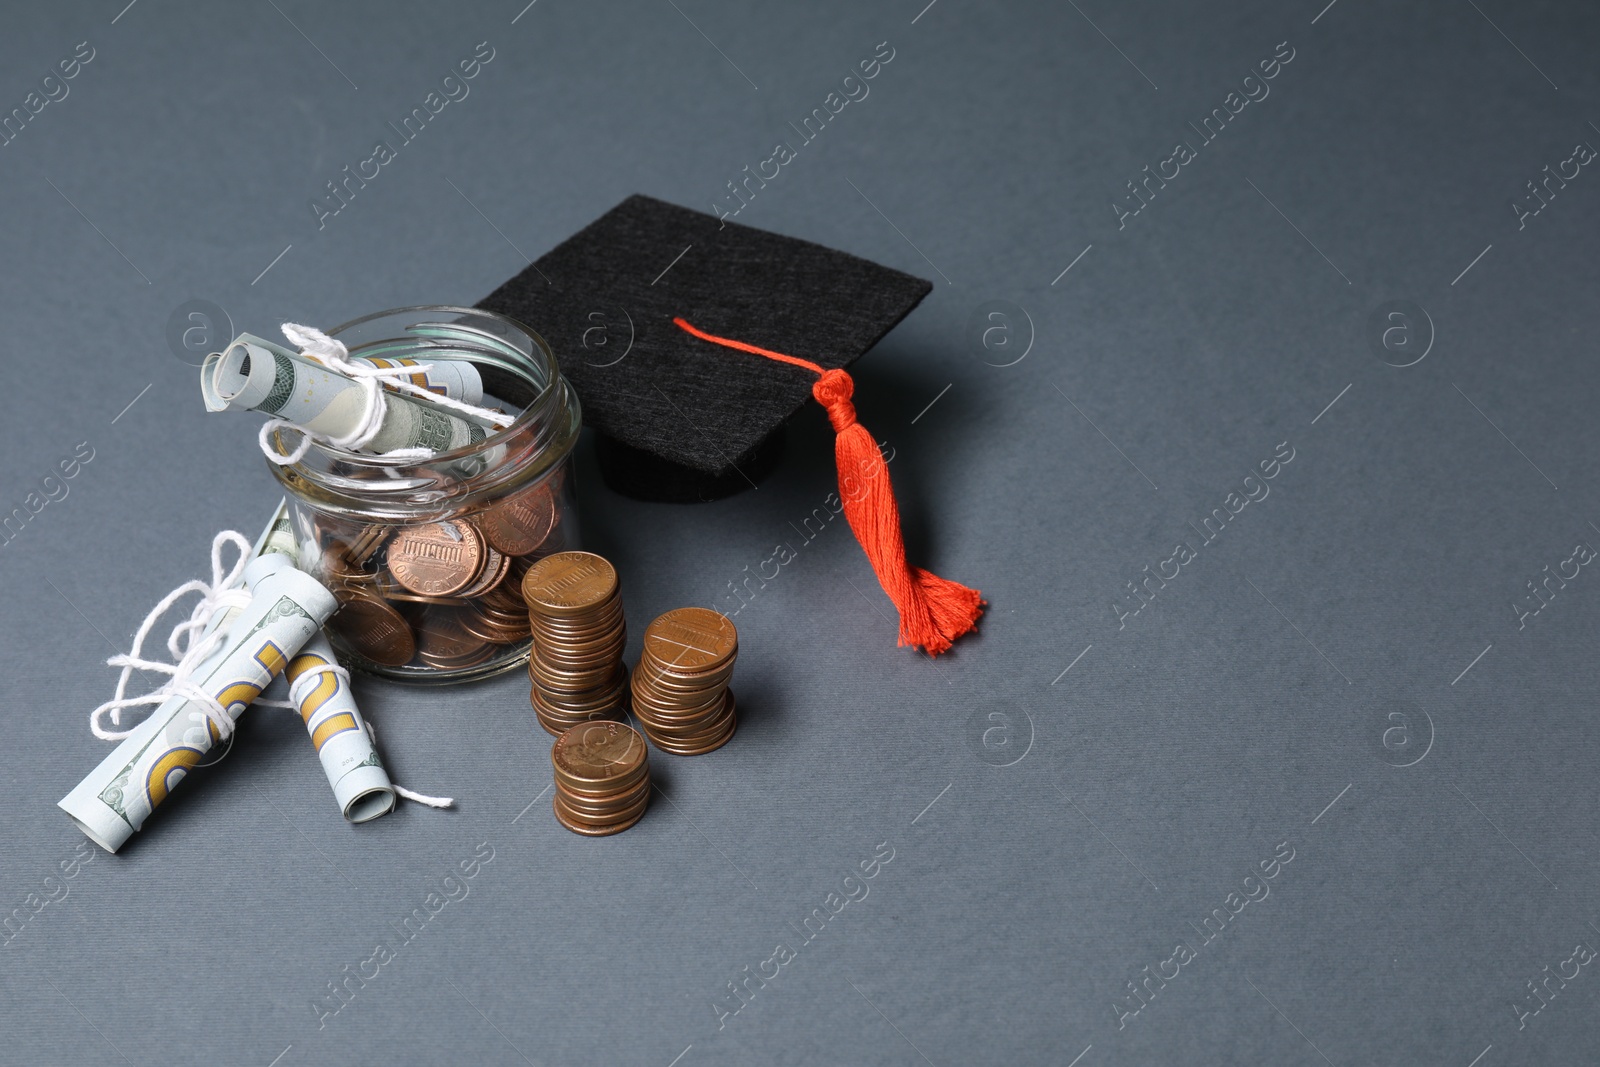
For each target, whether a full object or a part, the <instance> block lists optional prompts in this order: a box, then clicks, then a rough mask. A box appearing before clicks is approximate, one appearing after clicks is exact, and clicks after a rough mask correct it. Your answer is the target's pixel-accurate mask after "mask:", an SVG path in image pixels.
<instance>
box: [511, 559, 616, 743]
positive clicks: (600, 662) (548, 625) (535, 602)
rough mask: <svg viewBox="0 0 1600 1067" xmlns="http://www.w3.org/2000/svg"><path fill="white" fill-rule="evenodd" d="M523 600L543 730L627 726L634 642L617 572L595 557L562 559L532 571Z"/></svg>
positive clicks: (534, 697) (537, 565)
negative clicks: (606, 722)
mask: <svg viewBox="0 0 1600 1067" xmlns="http://www.w3.org/2000/svg"><path fill="white" fill-rule="evenodd" d="M522 597H523V599H524V600H525V601H526V602H527V609H528V622H529V625H530V628H531V629H532V631H533V656H532V658H531V659H529V661H528V678H529V680H530V681H532V683H533V689H532V693H531V698H532V700H533V710H534V714H536V715H537V716H538V718H539V725H540V726H543V727H544V728H545V729H546V730H547V731H549V732H550V733H551V734H554V735H555V736H557V737H560V736H561V735H562V734H564V733H566V732H567V731H568V730H569V729H571V728H572V727H574V726H576V725H578V724H579V723H583V722H588V721H590V720H593V719H620V718H621V717H622V711H623V704H624V703H625V699H626V697H627V693H628V668H627V667H625V666H623V664H622V649H623V645H624V644H626V643H627V636H628V635H627V625H626V623H625V621H624V620H623V617H622V587H621V584H620V583H619V582H618V581H617V572H616V569H615V568H614V567H612V566H611V564H610V563H608V562H607V561H606V560H605V559H604V558H602V557H600V556H597V555H595V554H594V553H592V552H557V553H555V554H554V555H550V556H546V557H545V558H544V559H541V560H539V561H538V562H537V563H535V564H534V565H533V566H531V567H529V568H528V573H527V574H525V575H524V576H523V578H522Z"/></svg>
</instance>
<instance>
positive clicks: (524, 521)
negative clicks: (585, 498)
mask: <svg viewBox="0 0 1600 1067" xmlns="http://www.w3.org/2000/svg"><path fill="white" fill-rule="evenodd" d="M476 518H477V523H478V528H479V529H480V530H482V531H483V536H484V539H485V540H487V541H488V542H489V544H490V545H492V546H493V547H494V548H495V549H497V550H499V551H500V552H504V553H505V554H506V555H508V556H525V555H527V554H528V553H530V552H532V551H533V550H534V549H536V548H538V547H539V546H540V545H542V544H544V539H545V538H546V537H548V536H550V528H551V527H552V526H554V525H555V518H556V502H555V495H554V494H553V493H552V492H551V491H550V486H549V485H538V486H535V487H534V488H532V489H529V490H525V491H524V492H520V493H517V494H515V495H513V496H510V497H507V498H506V499H505V500H502V501H501V502H500V503H498V504H496V505H495V506H494V507H492V508H490V509H489V510H487V511H485V512H483V513H482V514H480V515H478V516H477V517H476Z"/></svg>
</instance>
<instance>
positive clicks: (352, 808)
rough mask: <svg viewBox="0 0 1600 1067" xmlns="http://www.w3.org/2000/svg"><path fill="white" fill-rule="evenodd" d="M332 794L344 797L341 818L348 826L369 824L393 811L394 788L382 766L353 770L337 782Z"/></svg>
mask: <svg viewBox="0 0 1600 1067" xmlns="http://www.w3.org/2000/svg"><path fill="white" fill-rule="evenodd" d="M336 792H338V793H339V794H341V795H342V796H343V797H346V798H348V799H346V800H345V802H344V817H345V818H346V819H348V820H350V821H351V822H352V823H364V822H371V821H372V820H373V819H377V818H381V817H382V816H384V815H387V814H389V813H390V812H391V811H393V810H394V805H395V793H394V786H392V785H390V784H389V775H388V774H387V773H385V771H384V769H383V768H382V767H372V766H368V767H357V768H356V769H355V770H353V771H351V772H350V773H349V774H347V775H345V776H344V777H343V778H341V779H339V785H338V788H337V790H336Z"/></svg>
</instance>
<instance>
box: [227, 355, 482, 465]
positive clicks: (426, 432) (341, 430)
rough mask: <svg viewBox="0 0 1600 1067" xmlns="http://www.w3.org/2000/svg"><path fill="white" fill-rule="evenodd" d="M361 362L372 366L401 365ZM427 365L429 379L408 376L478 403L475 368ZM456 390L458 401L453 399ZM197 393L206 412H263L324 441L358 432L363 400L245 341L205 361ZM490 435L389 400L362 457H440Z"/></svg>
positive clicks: (318, 369) (405, 401)
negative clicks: (416, 452)
mask: <svg viewBox="0 0 1600 1067" xmlns="http://www.w3.org/2000/svg"><path fill="white" fill-rule="evenodd" d="M352 362H363V361H361V360H353V361H352ZM365 362H366V363H367V364H368V365H370V366H377V365H378V364H379V363H380V362H389V363H399V362H401V361H400V360H381V361H380V360H367V361H365ZM429 362H430V363H431V364H432V366H431V369H430V370H428V371H427V372H426V374H421V373H419V374H416V375H412V376H411V378H412V379H413V380H415V379H416V378H422V379H423V380H424V381H426V382H427V383H428V384H426V385H424V386H422V387H423V388H426V389H431V390H435V391H438V392H440V393H441V394H442V395H446V396H449V397H450V398H451V399H453V400H461V401H462V402H463V403H468V404H477V403H478V402H480V401H481V400H482V399H483V383H482V380H481V378H480V377H479V375H478V371H477V368H476V367H473V366H472V364H470V363H467V362H465V361H462V360H449V361H446V360H441V361H439V362H437V363H434V362H433V361H431V360H430V361H429ZM412 365H413V366H415V365H417V364H416V363H415V362H413V363H412ZM457 390H459V391H460V393H461V395H459V396H457V395H456V391H457ZM200 392H201V394H202V395H203V396H204V397H205V403H206V410H208V411H229V410H241V409H243V410H250V411H260V412H263V413H265V414H268V415H276V416H277V417H279V418H281V419H286V420H288V421H289V422H292V423H295V424H297V425H300V426H304V427H306V429H308V430H310V431H311V432H312V433H315V434H318V435H320V436H322V437H328V438H337V437H348V436H349V435H350V434H351V433H353V432H354V431H355V430H356V429H357V428H358V427H359V426H360V424H361V421H362V419H363V418H364V417H365V415H366V409H367V399H366V395H365V393H364V392H363V390H362V389H361V386H360V385H359V384H358V383H357V382H356V381H355V380H354V379H352V378H349V377H346V376H345V375H343V374H340V373H339V372H338V371H335V370H330V369H329V368H327V367H324V366H322V365H321V364H320V363H316V362H314V361H312V360H309V359H306V358H305V357H303V356H301V355H300V354H299V353H298V352H294V351H291V350H290V349H287V348H284V347H283V346H282V345H279V344H274V343H273V342H271V341H267V340H264V339H262V338H260V337H256V336H254V335H252V334H248V333H244V334H240V335H239V336H238V337H236V338H235V339H234V341H233V343H232V344H230V345H228V347H227V348H225V349H223V350H222V351H221V352H213V353H211V354H210V355H209V356H207V357H206V359H205V362H204V363H203V364H202V365H201V368H200ZM490 429H492V427H487V426H485V425H482V424H480V422H479V421H478V420H476V419H474V418H473V417H471V416H467V415H459V414H455V413H453V412H449V411H446V410H445V409H444V408H440V407H434V406H431V405H429V403H428V402H427V401H426V400H421V399H415V400H414V399H412V398H410V397H408V396H407V395H406V394H404V393H395V392H391V393H389V394H388V396H387V397H386V404H385V409H384V415H383V422H382V424H381V425H380V427H379V429H378V432H377V434H376V435H375V436H374V437H373V438H372V440H371V441H369V442H368V443H367V445H366V448H365V450H366V451H368V452H376V453H383V452H393V451H396V450H398V449H402V448H427V449H431V450H433V451H435V452H445V451H449V450H450V449H455V448H461V447H463V446H464V445H469V444H475V443H476V442H478V441H481V440H483V439H484V438H485V437H486V436H488V433H489V431H490Z"/></svg>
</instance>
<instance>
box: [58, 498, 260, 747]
mask: <svg viewBox="0 0 1600 1067" xmlns="http://www.w3.org/2000/svg"><path fill="white" fill-rule="evenodd" d="M230 544H231V545H234V546H235V547H237V548H238V549H239V558H238V560H236V561H235V562H234V564H233V566H232V567H231V568H229V569H228V570H226V571H225V570H223V567H222V549H223V546H224V545H230ZM249 560H250V542H249V541H246V540H245V538H244V535H243V534H241V533H237V532H235V531H233V530H224V531H222V532H221V533H219V534H217V536H216V538H215V539H214V540H213V541H212V542H211V582H210V584H209V585H208V584H207V583H205V582H202V581H200V580H199V579H196V580H194V581H192V582H184V583H183V584H182V585H180V586H178V588H176V589H174V590H173V591H172V592H170V593H168V594H167V595H166V596H164V597H162V598H161V600H160V602H159V603H157V604H156V606H155V607H154V608H152V609H151V610H150V614H148V615H146V616H145V617H144V622H142V623H140V624H139V629H138V632H136V633H135V634H134V635H133V648H132V650H131V651H130V652H128V653H127V654H126V655H123V654H121V653H118V654H117V655H115V656H112V657H111V658H110V659H108V660H106V664H107V665H108V666H111V667H121V668H122V674H121V676H120V677H118V679H117V694H116V696H114V697H112V698H111V699H110V700H108V701H106V702H105V703H104V704H101V705H100V706H99V707H98V708H95V709H94V711H92V712H90V713H89V729H90V730H91V731H93V733H94V735H95V736H96V737H98V738H100V739H101V740H102V741H120V740H122V739H123V738H125V737H127V736H128V735H129V734H131V733H132V732H133V729H132V728H129V729H127V730H113V729H108V728H107V727H106V726H104V725H103V719H102V716H104V715H106V714H107V713H109V714H110V716H111V722H112V725H113V726H121V725H122V709H123V708H131V707H137V706H138V705H141V704H156V705H160V704H163V703H165V702H166V700H167V698H168V697H172V696H181V697H184V698H185V699H187V700H190V701H193V702H194V703H195V704H198V705H199V708H198V709H196V710H195V711H192V712H190V713H189V714H190V718H191V720H193V721H194V722H195V723H196V724H199V723H203V722H205V721H206V720H208V719H209V720H210V721H211V724H212V726H214V727H215V728H216V731H217V736H218V737H220V738H222V739H223V740H226V739H227V738H228V737H229V736H231V735H232V734H233V726H234V723H233V717H232V716H231V715H229V714H228V710H227V709H226V708H224V707H223V706H222V705H221V704H219V703H217V700H216V698H215V697H213V696H211V694H209V693H207V692H205V691H204V690H202V689H200V688H199V687H198V686H196V685H194V684H193V683H192V682H191V681H190V676H191V675H192V674H193V673H194V671H195V669H196V668H197V667H199V666H200V664H202V663H204V662H205V660H206V658H207V657H209V656H210V655H211V654H212V653H213V652H215V651H216V650H217V648H218V646H219V645H221V643H222V642H223V641H224V640H225V639H226V636H227V635H226V634H224V633H223V632H222V630H221V629H220V628H218V629H217V630H215V631H213V632H212V633H210V634H206V635H205V636H204V637H202V636H200V635H201V634H202V633H204V631H205V628H206V626H207V625H209V624H210V622H211V620H212V619H213V618H214V617H215V616H216V614H217V612H218V611H221V610H224V609H226V608H230V607H239V608H242V607H245V606H247V605H248V604H249V603H250V594H249V593H248V592H247V591H245V590H244V589H241V588H239V582H240V580H241V578H242V577H243V575H244V568H245V564H246V563H248V562H249ZM190 593H199V594H200V602H199V603H198V604H196V605H195V606H194V610H193V611H191V612H190V613H189V618H188V619H187V620H185V621H184V622H180V623H179V624H178V625H176V626H174V627H173V628H172V633H171V635H170V636H168V638H167V651H168V652H170V653H172V658H173V661H174V662H171V663H166V662H163V661H161V660H152V659H145V658H144V640H145V638H146V637H148V636H149V635H150V630H151V628H152V627H154V626H155V624H156V620H157V619H159V618H161V616H162V615H165V614H166V613H167V611H168V610H169V609H170V608H171V607H172V605H173V604H176V603H177V602H178V601H179V600H181V599H182V598H183V597H185V596H187V595H189V594H190ZM136 670H138V671H152V672H154V673H157V674H165V675H169V676H170V677H169V678H168V679H167V681H166V682H164V683H163V684H162V685H161V686H160V687H159V688H157V689H154V690H152V691H151V692H149V693H146V694H145V695H144V696H139V697H130V696H127V695H126V694H127V691H128V679H129V678H130V677H132V675H133V672H134V671H136Z"/></svg>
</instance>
